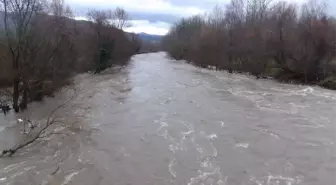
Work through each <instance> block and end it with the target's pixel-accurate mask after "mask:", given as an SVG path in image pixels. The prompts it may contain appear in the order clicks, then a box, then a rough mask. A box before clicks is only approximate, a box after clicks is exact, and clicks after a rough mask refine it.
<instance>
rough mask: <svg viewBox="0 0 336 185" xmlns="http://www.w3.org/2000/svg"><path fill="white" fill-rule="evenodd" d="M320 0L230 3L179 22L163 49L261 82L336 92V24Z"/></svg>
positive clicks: (204, 64) (266, 0) (235, 1)
mask: <svg viewBox="0 0 336 185" xmlns="http://www.w3.org/2000/svg"><path fill="white" fill-rule="evenodd" d="M326 7H327V5H326V4H324V3H322V2H318V1H316V0H310V1H309V2H307V3H305V4H302V5H300V6H299V5H297V4H293V3H289V2H286V1H280V2H279V1H271V0H231V2H230V3H229V4H228V5H226V6H224V7H219V6H217V7H215V8H214V10H213V11H212V12H211V13H209V14H207V15H203V16H200V15H198V16H193V17H191V18H184V19H182V20H180V21H179V22H178V23H176V24H175V25H174V26H173V27H172V28H171V30H170V32H169V33H168V34H167V35H166V36H165V38H164V39H163V42H162V45H163V47H164V49H165V50H166V51H167V52H168V53H169V55H170V56H171V57H172V58H174V59H184V60H187V61H189V62H191V63H193V64H195V65H197V66H200V67H208V66H215V67H216V68H217V69H223V70H228V71H229V72H233V71H236V72H247V73H250V74H253V75H255V76H256V77H257V78H260V77H266V76H272V77H274V78H277V79H279V80H282V81H296V82H299V83H308V84H319V85H322V86H325V87H327V88H332V89H336V77H335V75H336V59H335V56H336V47H335V45H336V34H335V33H336V20H335V18H334V17H331V16H328V15H327V14H326Z"/></svg>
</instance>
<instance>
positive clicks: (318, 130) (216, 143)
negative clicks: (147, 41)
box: [0, 52, 336, 185]
mask: <svg viewBox="0 0 336 185" xmlns="http://www.w3.org/2000/svg"><path fill="white" fill-rule="evenodd" d="M74 82H75V85H74V87H73V88H72V89H74V90H71V93H70V90H64V91H61V92H59V93H58V94H56V96H55V98H52V99H46V100H45V101H43V102H37V103H32V104H31V105H30V106H29V109H28V111H26V112H24V113H22V114H17V115H15V114H14V113H10V114H9V115H7V116H6V117H4V116H3V115H1V117H0V131H1V132H0V148H5V147H9V146H11V145H13V144H14V143H15V142H18V138H20V137H21V135H22V134H21V133H20V129H21V127H20V125H18V124H17V123H16V121H15V120H16V119H17V118H22V119H23V118H25V119H31V120H32V121H33V122H39V121H41V122H42V121H45V120H46V116H47V115H48V113H50V111H52V110H53V109H54V108H55V107H57V105H59V104H61V103H62V102H65V101H67V100H68V99H69V97H70V96H73V95H71V94H73V91H74V92H75V96H74V97H75V98H74V99H73V101H72V102H71V106H67V107H65V108H64V109H63V110H60V111H59V113H58V116H60V117H62V118H64V120H67V123H65V124H62V126H60V128H56V129H57V131H60V132H67V133H70V134H67V135H62V134H57V135H51V136H50V137H47V138H44V139H42V140H40V141H39V142H36V143H34V144H33V145H30V146H29V147H26V148H24V149H22V150H20V151H19V152H18V153H16V154H15V156H14V157H12V158H8V157H7V158H0V184H1V185H112V184H113V185H211V184H212V185H296V184H304V185H332V184H336V176H335V174H336V147H335V141H336V123H335V119H336V117H335V113H336V93H335V91H331V90H326V89H322V88H320V87H311V86H300V85H290V84H281V83H278V82H276V81H273V80H256V79H255V78H253V77H251V76H247V75H241V74H229V73H226V72H223V71H210V70H206V69H200V68H196V67H194V66H192V65H189V64H186V63H184V62H182V61H174V60H171V59H169V58H167V57H166V54H165V53H162V52H161V53H151V54H141V55H136V56H134V57H133V58H132V59H131V61H130V64H129V66H127V67H123V68H113V69H109V70H107V71H105V72H104V73H103V74H100V75H93V74H89V73H87V74H81V75H78V76H76V77H75V78H74Z"/></svg>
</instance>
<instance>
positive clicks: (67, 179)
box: [62, 171, 79, 185]
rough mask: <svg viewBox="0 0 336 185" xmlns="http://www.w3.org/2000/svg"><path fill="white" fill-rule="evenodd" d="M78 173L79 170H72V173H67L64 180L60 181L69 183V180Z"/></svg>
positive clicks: (63, 184) (64, 183)
mask: <svg viewBox="0 0 336 185" xmlns="http://www.w3.org/2000/svg"><path fill="white" fill-rule="evenodd" d="M78 174H79V171H78V172H73V173H71V174H69V175H67V176H66V177H65V180H64V182H63V183H62V185H66V184H69V182H70V181H71V180H72V178H73V177H74V176H76V175H78Z"/></svg>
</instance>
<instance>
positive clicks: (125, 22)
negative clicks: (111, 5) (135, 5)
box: [112, 7, 131, 30]
mask: <svg viewBox="0 0 336 185" xmlns="http://www.w3.org/2000/svg"><path fill="white" fill-rule="evenodd" d="M129 20H130V16H129V14H128V13H127V12H126V11H125V10H124V9H123V8H120V7H117V8H116V9H115V10H114V12H113V16H112V24H113V26H115V27H116V28H119V29H121V30H122V29H124V28H127V27H130V26H131V23H130V22H129Z"/></svg>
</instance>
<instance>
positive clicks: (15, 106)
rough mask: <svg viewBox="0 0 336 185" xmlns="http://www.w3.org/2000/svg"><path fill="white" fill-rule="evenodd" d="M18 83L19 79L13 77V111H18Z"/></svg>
mask: <svg viewBox="0 0 336 185" xmlns="http://www.w3.org/2000/svg"><path fill="white" fill-rule="evenodd" d="M19 84H20V80H19V79H18V77H15V79H14V83H13V109H14V111H15V112H19V110H20V109H19V96H20V92H19Z"/></svg>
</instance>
